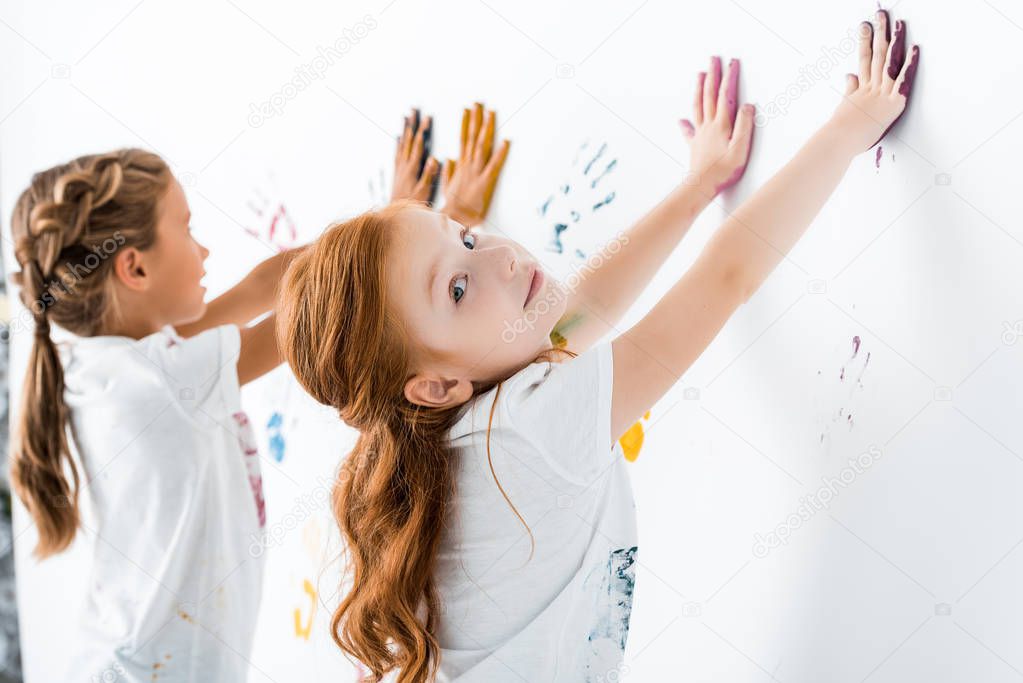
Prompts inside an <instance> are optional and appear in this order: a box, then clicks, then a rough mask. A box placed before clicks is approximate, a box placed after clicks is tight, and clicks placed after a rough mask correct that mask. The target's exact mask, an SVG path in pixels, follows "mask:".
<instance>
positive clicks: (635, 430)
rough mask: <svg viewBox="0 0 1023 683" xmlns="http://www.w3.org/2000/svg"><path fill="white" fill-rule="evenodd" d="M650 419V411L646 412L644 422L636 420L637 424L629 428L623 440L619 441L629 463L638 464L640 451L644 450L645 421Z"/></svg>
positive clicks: (623, 435) (622, 437)
mask: <svg viewBox="0 0 1023 683" xmlns="http://www.w3.org/2000/svg"><path fill="white" fill-rule="evenodd" d="M649 419H650V411H649V410H648V411H646V413H645V414H644V415H643V419H642V420H636V423H635V424H634V425H632V426H631V427H629V428H628V429H627V430H626V431H625V433H624V434H622V436H621V438H620V439H618V443H620V444H621V445H622V451H623V452H624V453H625V459H626V460H628V461H629V462H636V458H638V457H639V451H640V449H641V448H643V439H644V437H645V434H644V433H643V420H649Z"/></svg>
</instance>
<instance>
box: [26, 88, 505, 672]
mask: <svg viewBox="0 0 1023 683" xmlns="http://www.w3.org/2000/svg"><path fill="white" fill-rule="evenodd" d="M481 111H482V109H481V107H480V106H479V105H477V108H476V112H477V118H479V117H480V116H481ZM490 121H491V129H490V130H491V135H492V122H493V116H492V115H491V116H490ZM430 123H431V122H430V120H429V119H426V120H425V121H424V122H422V125H420V121H419V116H418V112H414V113H413V115H412V116H411V117H408V118H407V119H406V124H405V131H404V133H403V135H402V137H401V138H400V140H399V145H398V153H397V155H396V159H395V181H394V188H395V196H396V197H401V198H407V197H413V198H416V199H421V200H426V199H428V198H429V195H430V193H431V188H432V181H433V179H434V177H435V176H437V175H438V174H439V173H440V165H439V164H438V163H437V161H436V160H435V159H432V158H430V159H427V156H428V154H427V151H426V150H427V149H428V143H429V131H430ZM473 141H475V137H474V138H473ZM506 153H507V146H505V147H503V148H502V149H501V150H498V151H497V152H496V153H495V154H494V155H493V160H492V162H491V164H490V165H489V167H488V169H487V175H483V174H481V173H479V172H477V171H476V169H475V168H472V167H469V166H462V165H450V164H449V166H448V167H447V168H446V169H445V173H444V175H445V178H446V179H447V181H448V190H452V191H453V190H457V194H451V192H446V194H447V195H448V197H449V201H448V206H447V207H446V209H445V210H448V211H449V212H450V213H451V215H453V216H457V217H458V219H459V220H464V221H472V220H478V219H480V218H481V214H482V213H485V211H486V207H487V205H488V204H489V198H490V193H492V190H493V186H494V183H495V182H496V178H497V174H498V173H499V172H500V168H501V164H502V163H503V160H504V154H506ZM190 218H191V216H190V212H189V209H188V202H187V201H186V199H185V194H184V192H183V191H182V189H181V185H180V184H179V183H178V182H177V180H175V178H174V176H173V174H172V173H171V171H170V169H169V168H168V167H167V164H166V163H165V162H164V161H163V160H162V159H161V158H160V157H158V156H156V155H155V154H152V153H149V152H145V151H142V150H137V149H124V150H118V151H114V152H109V153H106V154H94V155H89V156H84V157H80V158H78V159H75V160H73V161H71V162H69V163H66V164H62V165H60V166H55V167H53V168H51V169H48V170H45V171H42V172H40V173H37V174H36V175H35V176H34V177H33V178H32V183H31V185H30V187H29V188H28V189H27V190H25V192H24V193H23V194H22V196H21V198H20V199H19V200H18V202H17V205H16V207H15V210H14V216H13V219H12V233H13V237H14V240H15V243H16V244H15V255H16V258H17V261H18V264H19V265H20V267H21V271H20V272H19V273H17V274H16V275H15V277H14V281H15V282H16V283H17V284H18V286H19V287H20V294H21V299H22V301H23V303H24V304H25V306H26V308H27V309H28V310H29V311H30V312H31V314H32V316H33V318H34V322H35V326H34V328H35V329H34V338H33V341H32V349H31V353H30V357H29V367H28V370H27V373H26V376H25V381H24V395H23V397H22V403H21V410H20V425H19V430H18V434H17V439H16V442H15V444H14V448H13V453H12V475H11V476H12V482H13V484H14V487H15V489H16V491H17V493H18V495H19V496H20V498H21V500H22V501H23V502H24V504H25V506H26V508H27V509H28V511H29V513H30V514H31V515H32V518H33V520H34V522H35V526H36V528H37V530H38V545H37V547H36V554H37V555H38V556H39V557H47V556H49V555H52V554H54V553H59V552H61V551H63V550H64V549H66V548H67V547H68V546H69V545H70V544H71V543H72V542H73V541H74V539H75V537H76V535H77V534H78V532H79V529H80V528H81V529H82V530H83V531H85V532H87V533H85V534H83V536H85V537H86V538H87V539H88V542H89V543H90V546H91V558H92V559H91V565H90V567H89V576H88V589H87V594H86V595H85V596H83V602H82V605H80V606H70V607H71V609H70V611H71V612H72V614H74V615H75V618H76V619H77V624H78V633H77V634H76V635H77V637H76V639H75V641H74V643H73V646H72V651H71V652H70V653H68V654H67V656H68V657H69V662H70V666H69V668H68V673H67V675H66V676H65V677H63V678H62V679H61V680H67V681H71V680H76V681H93V680H96V681H108V680H118V681H121V680H125V681H131V682H140V683H141V682H142V681H150V680H160V681H164V682H166V681H200V680H201V681H218V683H219V682H227V683H230V682H232V681H244V680H245V679H246V677H247V674H248V657H249V652H250V648H251V644H252V636H253V632H254V630H255V623H256V615H257V611H258V607H259V599H260V591H261V586H262V563H261V560H260V557H261V556H256V557H254V556H252V555H250V554H249V552H248V547H249V542H250V538H251V535H252V534H259V532H260V530H261V528H262V526H263V525H264V522H265V512H264V505H263V495H262V487H261V477H260V473H259V461H258V454H257V451H256V449H255V446H254V443H253V440H252V434H251V430H250V428H249V425H248V419H247V418H246V416H245V413H244V412H242V411H241V406H240V402H239V387H240V386H242V385H244V384H246V383H248V382H251V381H252V380H254V379H256V378H257V377H259V376H260V375H263V374H264V373H266V372H268V371H269V370H271V369H272V368H274V367H275V366H277V365H278V364H280V362H281V356H280V352H279V351H278V346H277V341H276V337H275V335H274V333H273V331H274V316H273V314H272V311H273V308H274V303H275V290H276V287H277V283H278V282H279V281H280V278H281V276H282V273H283V270H284V268H285V267H286V265H287V263H288V262H289V261H290V260H291V259H292V258H293V257H294V256H295V254H296V253H297V252H298V251H301V250H296V251H295V252H285V253H282V254H280V255H278V256H275V257H273V258H271V259H269V260H267V261H264V262H263V263H261V264H259V265H258V266H256V268H255V269H254V270H253V271H252V272H251V273H250V274H249V275H248V276H247V277H246V278H245V279H244V280H242V282H240V283H239V284H238V285H236V286H235V287H234V288H232V289H230V290H228V291H227V292H226V293H225V294H223V295H222V296H220V297H218V298H216V299H214V300H213V301H211V302H210V303H208V304H207V303H205V301H204V294H205V291H206V290H205V288H204V287H203V286H202V284H201V282H200V280H201V278H202V277H203V275H204V274H205V271H204V268H203V262H204V260H205V259H206V256H207V255H208V253H209V252H208V251H207V250H206V249H205V248H204V247H203V246H202V245H201V244H199V243H198V242H197V241H196V240H195V238H194V237H193V236H192V232H191V227H190V225H189V222H190ZM268 311H269V312H271V315H270V316H268V317H266V318H265V319H264V320H262V321H261V322H259V323H257V324H254V325H251V326H248V327H246V326H245V325H246V324H247V323H249V322H250V321H252V320H254V319H255V318H257V317H258V316H260V315H262V314H265V313H267V312H268ZM51 325H53V326H59V327H60V328H63V330H65V331H66V333H71V334H70V335H65V336H68V337H69V343H68V344H67V348H66V353H61V350H60V349H58V346H57V345H56V344H55V343H54V340H53V339H52V338H51ZM81 494H84V495H81Z"/></svg>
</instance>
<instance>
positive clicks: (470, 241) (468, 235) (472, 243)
mask: <svg viewBox="0 0 1023 683" xmlns="http://www.w3.org/2000/svg"><path fill="white" fill-rule="evenodd" d="M462 244H464V245H465V248H466V249H475V248H476V234H475V233H473V232H469V231H468V230H466V231H465V232H463V233H462Z"/></svg>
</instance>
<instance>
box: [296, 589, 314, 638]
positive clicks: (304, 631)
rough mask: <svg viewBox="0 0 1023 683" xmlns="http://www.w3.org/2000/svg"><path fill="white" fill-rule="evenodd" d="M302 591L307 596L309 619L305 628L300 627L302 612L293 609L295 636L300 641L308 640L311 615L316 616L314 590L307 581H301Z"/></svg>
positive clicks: (311, 626)
mask: <svg viewBox="0 0 1023 683" xmlns="http://www.w3.org/2000/svg"><path fill="white" fill-rule="evenodd" d="M302 589H303V590H305V592H306V595H308V596H309V618H308V619H306V622H305V626H303V625H302V610H301V609H299V608H296V609H295V636H297V637H299V638H301V639H302V640H309V634H310V633H312V631H313V615H315V614H316V589H315V588H314V587H313V584H312V583H311V582H310V581H309V579H302Z"/></svg>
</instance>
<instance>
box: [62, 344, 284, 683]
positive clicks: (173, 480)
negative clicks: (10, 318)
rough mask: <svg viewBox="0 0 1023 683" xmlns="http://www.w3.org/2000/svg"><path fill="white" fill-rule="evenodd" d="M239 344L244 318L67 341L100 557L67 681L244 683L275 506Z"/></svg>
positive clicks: (71, 400) (88, 534)
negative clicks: (243, 382)
mask: <svg viewBox="0 0 1023 683" xmlns="http://www.w3.org/2000/svg"><path fill="white" fill-rule="evenodd" d="M238 351H239V331H238V328H237V327H236V326H234V325H224V326H222V327H217V328H214V329H210V330H207V331H205V332H203V333H201V334H199V335H196V336H195V337H192V338H189V339H183V338H181V337H180V336H178V335H177V334H176V333H175V332H174V330H173V328H170V327H166V328H164V329H163V330H161V331H160V332H158V333H156V334H152V335H150V336H148V337H145V338H143V339H139V340H134V339H130V338H128V337H117V336H98V337H74V338H73V340H72V342H71V344H70V348H69V349H67V353H66V356H65V358H64V365H65V383H66V386H67V388H66V391H65V401H66V403H67V405H68V407H69V408H70V411H71V423H72V425H73V428H74V432H75V435H76V437H77V449H76V455H77V457H78V460H79V462H80V463H81V464H82V468H83V474H84V476H83V481H88V482H89V483H88V485H87V486H86V487H85V489H84V493H83V498H84V500H83V520H82V522H83V528H82V529H81V530H80V532H79V533H81V535H82V540H83V541H85V542H87V543H88V544H89V547H90V548H91V558H92V564H91V567H90V568H89V572H90V575H89V587H88V591H87V594H86V595H85V596H83V598H84V599H83V603H82V605H81V606H80V615H79V622H78V623H79V629H78V634H79V637H78V638H77V640H76V642H75V643H74V645H73V647H74V650H75V651H74V652H72V653H71V656H70V662H71V668H70V669H69V673H68V675H67V676H66V677H65V678H64V679H63V680H67V681H108V680H117V681H128V682H130V683H136V682H137V683H143V682H146V683H148V682H149V681H152V680H157V681H160V683H170V682H176V681H199V680H202V681H218V682H232V681H244V680H245V678H246V675H247V672H248V663H247V660H248V659H249V658H250V649H251V645H252V636H253V632H254V630H255V623H256V613H257V611H258V607H259V598H260V590H261V586H262V573H263V564H262V559H261V556H262V553H256V554H255V555H256V556H253V555H251V554H250V553H249V547H250V544H251V543H252V539H253V538H256V537H258V536H259V534H260V531H261V528H262V526H263V525H264V524H265V513H264V508H263V498H262V480H261V477H260V474H259V458H258V454H257V451H256V448H255V442H254V440H253V438H252V430H251V427H250V425H249V424H248V419H247V418H246V416H245V414H244V413H243V412H241V410H240V407H239V406H240V402H239V387H238V374H237V362H238Z"/></svg>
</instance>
